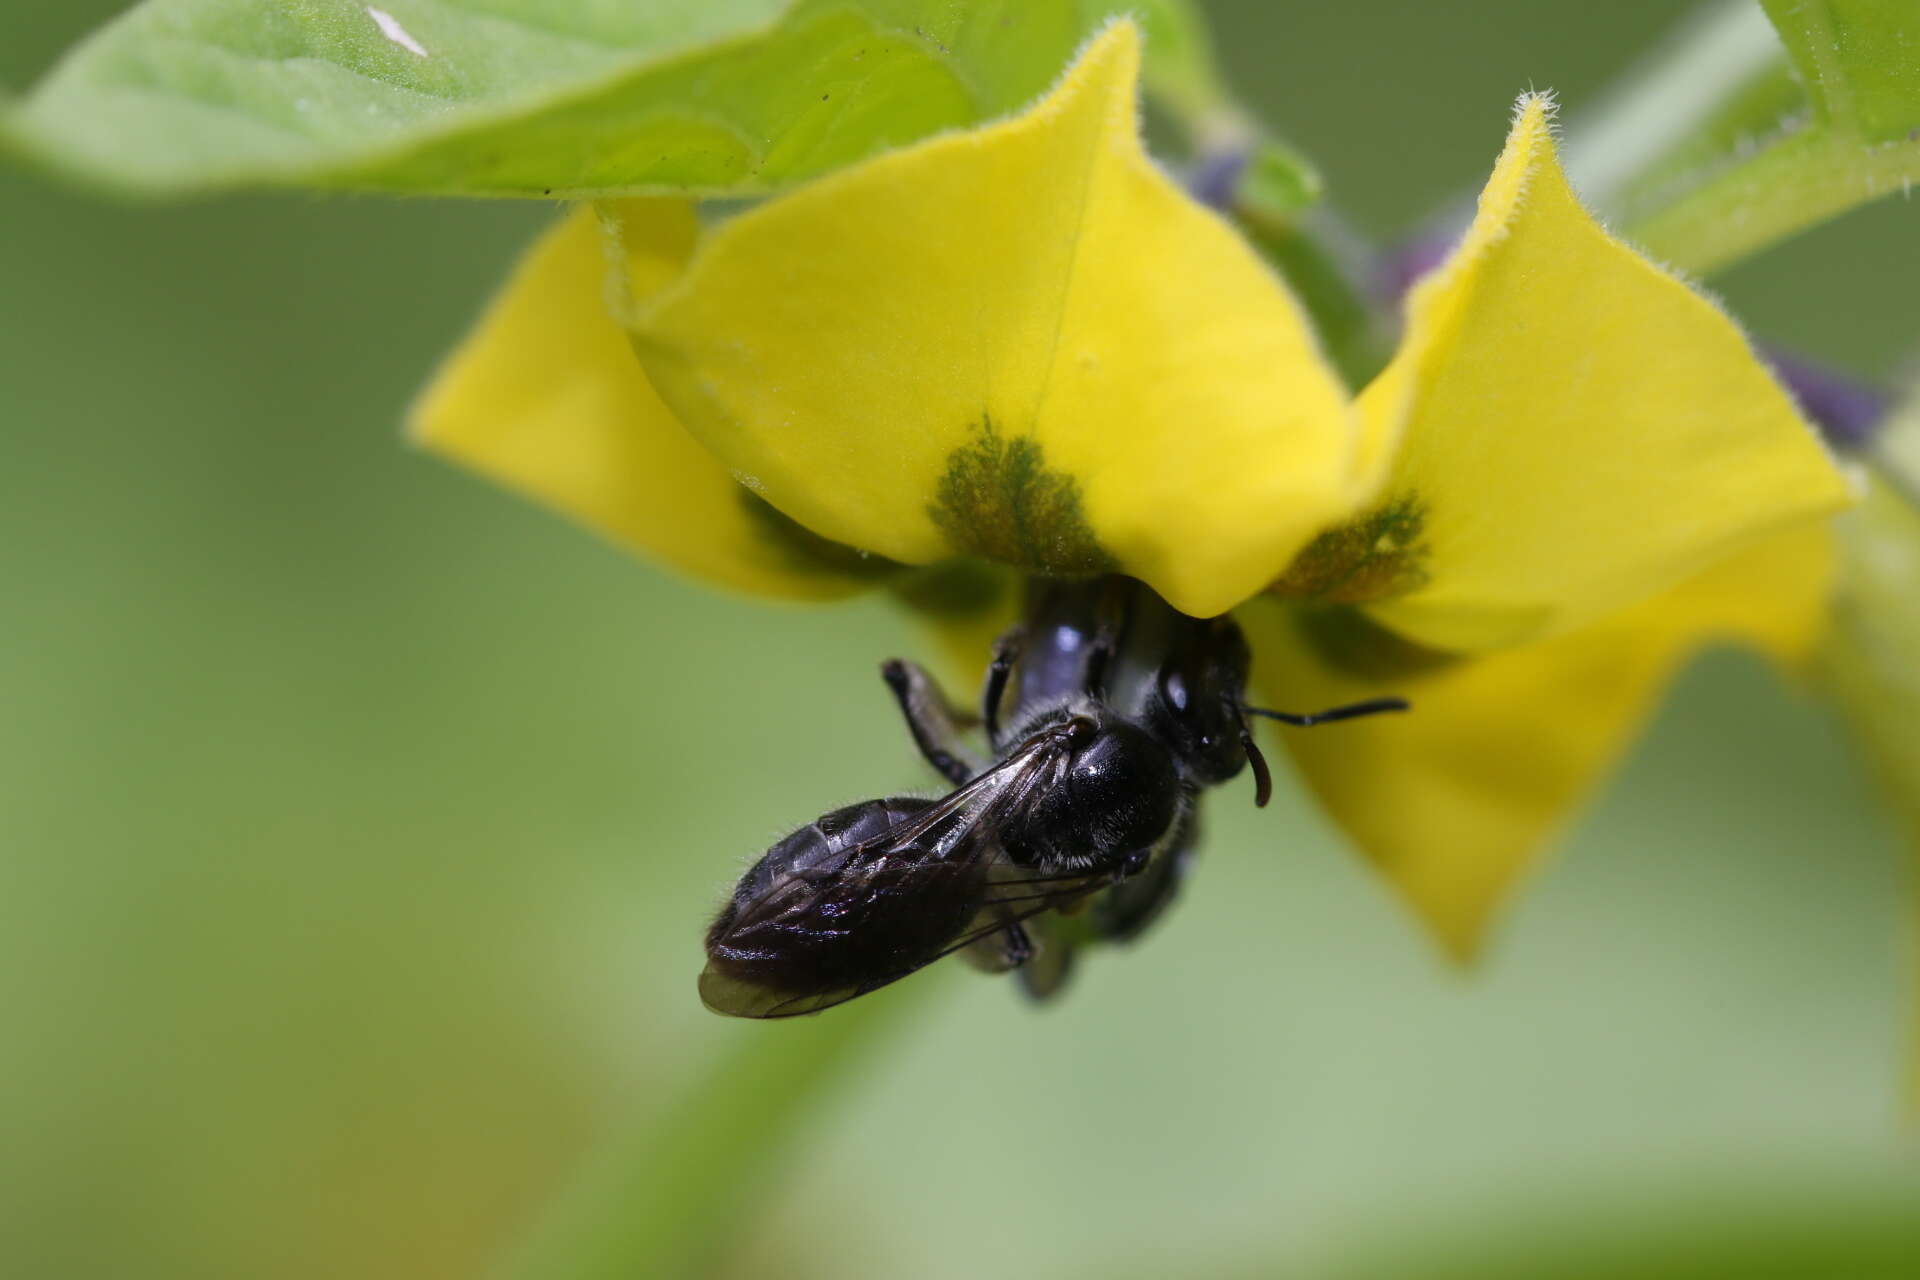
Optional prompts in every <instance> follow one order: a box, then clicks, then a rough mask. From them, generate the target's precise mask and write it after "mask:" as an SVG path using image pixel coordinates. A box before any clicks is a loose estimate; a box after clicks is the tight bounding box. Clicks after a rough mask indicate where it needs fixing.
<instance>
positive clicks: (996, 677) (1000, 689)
mask: <svg viewBox="0 0 1920 1280" xmlns="http://www.w3.org/2000/svg"><path fill="white" fill-rule="evenodd" d="M1025 639H1026V632H1025V631H1024V630H1022V629H1021V628H1019V627H1011V628H1009V629H1008V630H1007V631H1006V632H1005V633H1003V634H1002V635H1001V637H1000V638H999V639H998V640H995V641H994V642H993V662H992V664H991V665H989V666H988V667H987V687H986V688H985V689H984V690H982V691H981V694H980V719H981V721H982V722H983V723H984V724H985V725H986V726H987V745H988V746H989V747H992V748H993V749H994V750H996V751H997V750H999V749H1000V699H1001V698H1003V697H1005V696H1006V692H1007V681H1008V679H1009V678H1010V677H1011V676H1012V675H1013V664H1014V663H1016V662H1018V661H1019V660H1020V646H1021V644H1022V643H1023V642H1024V641H1025Z"/></svg>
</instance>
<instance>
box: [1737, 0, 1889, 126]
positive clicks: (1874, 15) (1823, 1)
mask: <svg viewBox="0 0 1920 1280" xmlns="http://www.w3.org/2000/svg"><path fill="white" fill-rule="evenodd" d="M1761 7H1762V8H1764V9H1765V10H1766V11H1767V17H1769V18H1771V19H1772V20H1773V25H1774V27H1775V28H1776V29H1777V30H1778V31H1779V32H1780V39H1781V41H1782V42H1783V43H1784V44H1785V45H1786V46H1787V52H1788V54H1789V55H1790V56H1791V57H1792V58H1793V65H1794V68H1795V69H1796V70H1797V71H1798V72H1799V73H1800V78H1801V80H1802V82H1803V83H1804V84H1805V85H1806V89H1807V94H1808V96H1809V97H1810V98H1811V99H1812V100H1813V107H1814V111H1815V113H1816V115H1817V117H1818V119H1819V120H1820V121H1821V123H1823V124H1826V125H1830V126H1831V127H1833V128H1835V129H1838V130H1840V131H1842V132H1845V133H1848V134H1850V135H1852V136H1854V137H1857V138H1861V139H1863V140H1865V141H1868V142H1892V141H1897V140H1902V139H1909V138H1910V135H1914V134H1915V133H1916V131H1920V4H1915V3H1914V0H1761Z"/></svg>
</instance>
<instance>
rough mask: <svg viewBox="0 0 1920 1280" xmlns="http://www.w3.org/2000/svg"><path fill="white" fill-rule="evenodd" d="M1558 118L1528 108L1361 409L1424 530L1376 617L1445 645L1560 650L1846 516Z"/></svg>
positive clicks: (1392, 494) (1797, 426)
mask: <svg viewBox="0 0 1920 1280" xmlns="http://www.w3.org/2000/svg"><path fill="white" fill-rule="evenodd" d="M1549 117H1550V113H1549V107H1548V104H1547V103H1546V101H1545V100H1544V99H1542V98H1540V97H1537V96H1530V97H1528V98H1525V99H1522V102H1521V106H1520V110H1519V113H1518V116H1517V118H1516V120H1515V122H1514V126H1513V131H1512V133H1511V135H1510V136H1509V138H1508V140H1507V145H1506V149H1505V151H1504V152H1503V153H1502V154H1501V156H1500V159H1499V162H1498V163H1497V164H1496V165H1495V167H1494V171H1493V176H1492V177H1491V179H1490V180H1489V181H1488V183H1487V186H1486V189H1485V190H1484V191H1483V192H1482V194H1481V197H1480V205H1479V210H1478V213H1477V215H1476V217H1475V219H1474V222H1473V225H1472V228H1471V230H1469V232H1468V233H1467V235H1466V237H1465V239H1464V240H1463V241H1462V243H1461V245H1460V246H1459V248H1458V249H1457V250H1456V251H1455V252H1454V254H1453V255H1452V257H1451V258H1450V259H1449V260H1448V262H1447V263H1446V264H1445V265H1444V266H1443V267H1442V268H1441V269H1440V270H1439V271H1437V272H1436V273H1435V274H1434V275H1433V276H1431V277H1429V278H1428V279H1427V280H1426V281H1425V282H1423V283H1422V284H1421V285H1420V286H1419V287H1418V288H1417V289H1416V290H1415V291H1414V293H1413V295H1412V296H1411V298H1410V300H1409V305H1408V315H1407V334H1406V338H1405V340H1404V341H1403V343H1402V346H1401V349H1400V351H1399V352H1398V354H1397V355H1396V356H1395V357H1394V360H1393V362H1392V363H1391V365H1390V366H1389V367H1388V369H1387V370H1386V371H1385V372H1384V373H1383V374H1382V375H1381V376H1380V378H1379V379H1377V380H1376V381H1375V383H1374V384H1373V385H1371V386H1369V387H1368V388H1367V390H1366V391H1365V392H1364V393H1363V395H1362V397H1361V408H1362V411H1363V413H1364V414H1365V415H1366V417H1367V420H1368V439H1369V441H1370V442H1372V444H1373V447H1374V449H1375V453H1374V458H1375V460H1376V462H1377V463H1378V464H1379V465H1381V466H1383V467H1386V468H1388V469H1389V475H1388V476H1387V479H1386V482H1385V487H1384V491H1383V493H1384V497H1383V502H1384V503H1385V504H1386V505H1387V506H1389V507H1398V508H1399V509H1400V510H1402V511H1405V512H1410V513H1412V514H1413V515H1414V516H1415V517H1416V518H1417V523H1418V530H1417V538H1416V541H1415V542H1414V544H1413V547H1414V551H1415V555H1414V556H1413V557H1412V559H1413V561H1414V568H1415V569H1417V571H1418V572H1417V576H1414V577H1412V578H1410V579H1409V580H1407V581H1406V582H1403V583H1402V584H1401V585H1402V586H1406V587H1410V588H1411V589H1410V590H1407V591H1406V592H1405V593H1404V594H1401V595H1399V596H1397V597H1396V598H1393V599H1390V600H1386V601H1383V602H1381V603H1378V604H1374V605H1371V606H1369V609H1370V612H1371V613H1372V615H1373V616H1374V617H1375V618H1376V619H1378V620H1379V621H1381V622H1384V623H1385V624H1387V625H1388V626H1390V627H1392V628H1393V629H1394V630H1396V631H1398V632H1400V633H1401V634H1402V635H1404V636H1407V637H1408V638H1410V639H1413V640H1415V641H1417V642H1420V643H1423V644H1428V645H1432V646H1436V647H1439V648H1445V649H1456V650H1471V649H1483V648H1489V647H1494V646H1499V645H1506V644H1513V643H1517V642H1520V641H1522V640H1526V639H1529V638H1534V637H1538V636H1544V635H1551V634H1555V633H1560V632H1565V631H1567V630H1569V629H1571V628H1574V627H1577V626H1580V625H1581V624H1583V623H1585V622H1587V621H1590V620H1592V619H1595V618H1599V617H1601V616H1603V615H1605V614H1607V613H1608V612H1610V611H1612V610H1615V609H1618V608H1620V607H1622V606H1625V605H1627V604H1630V603H1632V602H1634V601H1636V600H1639V599H1644V598H1646V597H1648V596H1650V595H1652V594H1654V593H1656V592H1658V591H1660V590H1662V589H1664V588H1666V587H1669V586H1671V585H1673V584H1674V583H1676V582H1678V581H1680V580H1681V579H1682V578H1683V577H1685V576H1686V575H1687V574H1689V573H1691V572H1693V571H1694V570H1697V569H1699V568H1701V567H1702V566H1704V565H1706V564H1709V563H1712V562H1713V561H1715V560H1716V559H1718V558H1720V557H1722V556H1725V555H1727V554H1729V553H1730V552H1732V551H1733V550H1735V549H1737V548H1738V547H1739V546H1740V545H1741V544H1742V543H1743V542H1745V541H1748V540H1751V539H1754V538H1757V537H1759V536H1762V535H1764V534H1766V533H1767V532H1769V531H1772V530H1775V529H1779V528H1781V527H1784V526H1786V525H1788V524H1791V523H1792V522H1794V521H1795V520H1798V519H1800V518H1802V517H1805V516H1807V515H1810V514H1813V513H1819V512H1827V511H1832V510H1835V509H1837V508H1839V507H1841V506H1843V505H1845V503H1846V502H1847V501H1848V500H1849V493H1848V488H1847V485H1846V484H1845V482H1844V481H1843V479H1842V477H1841V475H1840V473H1839V472H1838V470H1837V469H1836V468H1835V466H1834V465H1833V463H1832V461H1831V459H1830V458H1829V457H1828V455H1827V453H1826V451H1825V449H1824V448H1823V447H1822V445H1821V444H1820V442H1819V440H1818V439H1817V438H1816V437H1815V435H1814V434H1813V432H1812V431H1811V430H1809V429H1808V428H1807V426H1806V425H1805V424H1804V423H1802V421H1801V420H1800V417H1799V414H1798V413H1797V412H1796V411H1795V409H1794V406H1793V404H1792V403H1791V401H1790V400H1789V399H1788V397H1787V395H1786V393H1785V392H1784V391H1783V390H1782V389H1781V388H1780V386H1779V385H1778V384H1777V383H1776V382H1775V381H1774V379H1773V378H1772V376H1771V375H1770V374H1769V373H1768V372H1767V371H1766V369H1764V368H1763V367H1762V366H1761V364H1760V362H1759V361H1758V360H1757V359H1756V358H1755V356H1754V353H1753V351H1752V349H1751V348H1750V347H1749V346H1748V344H1747V342H1746V340H1745V338H1744V337H1743V336H1742V335H1741V333H1740V331H1739V330H1738V329H1737V328H1736V327H1735V326H1734V324H1733V323H1732V322H1731V321H1730V320H1729V319H1728V318H1727V317H1726V316H1725V315H1724V314H1722V313H1721V311H1720V310H1719V309H1718V308H1717V307H1715V306H1714V305H1713V304H1712V303H1711V302H1709V301H1708V300H1707V299H1706V298H1704V297H1702V296H1701V295H1699V294H1698V293H1695V292H1694V291H1693V290H1691V289H1689V288H1688V287H1687V286H1686V285H1685V284H1683V283H1681V282H1680V281H1679V280H1677V279H1675V278H1674V277H1672V276H1671V275H1668V274H1667V273H1666V272H1664V271H1662V270H1661V269H1660V268H1659V267H1657V266H1655V265H1654V264H1652V263H1651V262H1649V261H1647V260H1646V259H1645V258H1642V257H1641V256H1639V255H1638V254H1636V253H1634V252H1633V251H1632V250H1631V249H1629V248H1627V247H1626V246H1625V245H1623V244H1621V243H1620V242H1619V241H1617V240H1615V239H1613V238H1612V237H1611V236H1609V235H1608V234H1607V233H1606V232H1605V231H1604V230H1603V229H1602V228H1601V227H1600V226H1599V225H1598V224H1596V223H1595V222H1594V221H1593V219H1592V218H1590V217H1589V216H1588V215H1587V213H1586V212H1585V211H1584V210H1583V209H1582V208H1581V207H1580V205H1579V203H1578V201H1577V200H1576V199H1575V198H1574V195H1573V192H1572V191H1571V189H1570V188H1569V187H1568V185H1567V180H1566V177H1565V175H1564V174H1563V173H1562V172H1561V170H1560V166H1559V163H1558V161H1557V160H1556V158H1555V155H1554V145H1553V136H1552V130H1551V127H1550V118H1549ZM1403 418H1404V426H1401V425H1400V423H1401V421H1402V419H1403ZM1396 434H1397V435H1398V446H1397V448H1395V447H1394V439H1395V436H1396Z"/></svg>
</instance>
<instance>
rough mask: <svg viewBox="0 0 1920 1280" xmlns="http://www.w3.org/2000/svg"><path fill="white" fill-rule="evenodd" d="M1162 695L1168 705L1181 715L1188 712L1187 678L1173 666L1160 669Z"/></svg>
mask: <svg viewBox="0 0 1920 1280" xmlns="http://www.w3.org/2000/svg"><path fill="white" fill-rule="evenodd" d="M1160 696H1161V697H1163V698H1165V699H1166V701H1167V706H1169V707H1171V708H1172V709H1173V710H1174V711H1175V712H1177V713H1179V714H1180V715H1185V714H1186V713H1187V707H1188V704H1189V699H1188V696H1187V678H1186V677H1185V676H1183V675H1181V674H1180V672H1179V671H1178V670H1177V669H1175V668H1173V667H1162V668H1161V669H1160Z"/></svg>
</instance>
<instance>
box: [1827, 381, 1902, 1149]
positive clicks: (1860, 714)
mask: <svg viewBox="0 0 1920 1280" xmlns="http://www.w3.org/2000/svg"><path fill="white" fill-rule="evenodd" d="M1916 407H1917V408H1920V406H1916ZM1887 444H1888V445H1889V446H1890V447H1892V448H1902V449H1906V448H1912V447H1913V446H1914V445H1916V444H1920V416H1916V417H1915V418H1913V419H1912V421H1911V424H1910V426H1908V427H1904V428H1902V429H1900V430H1896V431H1894V432H1891V433H1890V438H1889V439H1888V441H1887ZM1890 451H1891V449H1890ZM1840 544H1841V548H1842V556H1841V562H1842V569H1841V579H1840V589H1839V591H1838V601H1837V603H1836V605H1835V608H1834V625H1833V631H1832V634H1831V636H1830V637H1829V639H1828V643H1827V646H1826V649H1825V651H1824V652H1823V653H1822V655H1821V656H1822V663H1821V667H1822V674H1823V675H1824V676H1825V678H1826V681H1827V684H1828V687H1830V688H1831V689H1832V690H1833V692H1834V694H1835V695H1836V698H1837V700H1838V702H1839V704H1840V708H1841V710H1842V711H1843V712H1844V713H1845V714H1846V717H1847V721H1848V723H1849V725H1850V726H1851V727H1852V728H1853V730H1854V732H1855V733H1856V734H1857V735H1858V736H1859V738H1860V739H1861V740H1862V741H1863V742H1864V743H1865V745H1866V747H1867V754H1868V756H1869V758H1870V759H1871V761H1872V763H1873V765H1874V772H1875V773H1876V774H1877V775H1878V778H1879V782H1880V784H1881V789H1882V791H1883V792H1884V793H1885V794H1886V796H1887V798H1888V800H1889V801H1890V802H1891V803H1892V807H1893V809H1894V812H1895V815H1896V816H1897V817H1898V818H1899V820H1900V821H1901V823H1902V824H1903V826H1904V827H1905V829H1906V833H1907V837H1908V840H1909V843H1910V844H1911V845H1912V847H1913V848H1914V849H1915V850H1916V851H1920V508H1917V507H1915V506H1914V505H1912V504H1911V503H1910V502H1909V501H1908V500H1907V499H1905V498H1903V497H1902V496H1900V495H1899V494H1898V493H1897V492H1895V491H1894V490H1893V489H1892V488H1891V487H1889V486H1887V485H1885V484H1878V485H1875V486H1874V488H1873V490H1872V491H1871V492H1870V493H1869V494H1868V496H1867V501H1866V503H1865V504H1864V505H1863V506H1862V507H1861V509H1860V510H1859V511H1858V512H1855V513H1853V514H1851V515H1849V516H1848V517H1847V518H1846V519H1845V520H1844V521H1843V522H1842V523H1841V538H1840ZM1916 870H1917V871H1920V863H1916ZM1915 907H1916V910H1915V912H1914V917H1913V918H1914V922H1915V924H1916V926H1920V900H1916V902H1915ZM1915 993H1916V996H1920V986H1916V989H1915ZM1913 1054H1914V1057H1913V1059H1912V1061H1911V1064H1910V1071H1911V1075H1912V1095H1911V1096H1912V1099H1913V1103H1914V1106H1915V1107H1916V1115H1920V1037H1917V1038H1916V1041H1915V1044H1914V1047H1913Z"/></svg>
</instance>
